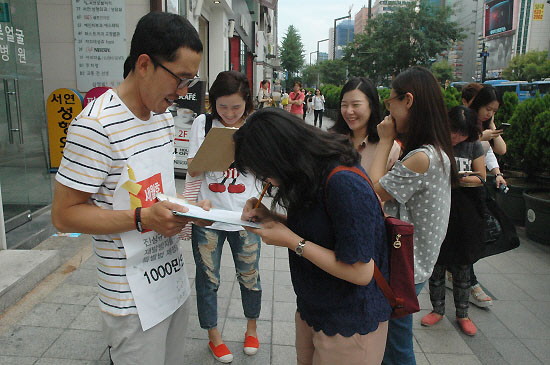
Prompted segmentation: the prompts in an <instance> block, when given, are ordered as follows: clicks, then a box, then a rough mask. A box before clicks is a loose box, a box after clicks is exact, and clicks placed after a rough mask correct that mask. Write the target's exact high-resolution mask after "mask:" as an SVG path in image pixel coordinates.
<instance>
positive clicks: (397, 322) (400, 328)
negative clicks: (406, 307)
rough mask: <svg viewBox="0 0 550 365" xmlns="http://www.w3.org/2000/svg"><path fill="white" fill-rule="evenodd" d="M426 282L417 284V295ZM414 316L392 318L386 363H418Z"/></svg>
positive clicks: (393, 364)
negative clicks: (414, 338)
mask: <svg viewBox="0 0 550 365" xmlns="http://www.w3.org/2000/svg"><path fill="white" fill-rule="evenodd" d="M425 284H426V282H423V283H420V284H416V285H415V287H416V295H417V296H418V294H420V292H421V291H422V288H423V287H424V285H425ZM412 321H413V316H412V314H410V315H408V316H404V317H401V318H395V319H390V323H389V327H388V339H387V340H386V351H385V352H384V360H383V361H382V364H384V365H416V359H415V358H414V349H413V328H412V327H413V322H412Z"/></svg>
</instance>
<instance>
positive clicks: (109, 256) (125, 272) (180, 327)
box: [52, 13, 209, 365]
mask: <svg viewBox="0 0 550 365" xmlns="http://www.w3.org/2000/svg"><path fill="white" fill-rule="evenodd" d="M201 56H202V43H201V41H200V39H199V35H198V33H197V31H196V30H195V29H194V28H193V26H192V25H191V24H190V23H189V22H188V21H187V20H186V19H185V18H183V17H181V16H179V15H175V14H169V13H149V14H147V15H145V16H144V17H143V18H141V19H140V21H139V22H138V24H137V27H136V30H135V32H134V36H133V38H132V44H131V49H130V55H129V57H128V59H127V60H126V62H125V63H124V81H123V82H122V83H121V84H120V85H119V86H118V88H117V89H115V90H109V91H107V92H106V93H105V94H103V95H102V96H101V97H99V98H98V99H96V100H95V101H94V102H93V103H90V104H88V106H87V107H86V108H85V109H84V110H83V111H82V113H80V115H78V116H77V117H76V118H75V119H74V120H73V122H72V123H71V125H70V127H69V130H68V133H67V143H66V146H65V149H64V151H63V160H62V162H61V165H60V167H59V171H58V173H57V176H56V186H55V196H54V201H53V205H52V221H53V224H54V225H55V226H56V227H57V228H58V229H59V230H60V231H63V232H82V233H89V234H91V235H92V236H93V248H94V254H95V256H96V259H97V263H98V266H97V272H96V275H97V280H98V286H99V293H98V294H99V295H98V298H99V306H100V310H101V311H102V319H103V327H104V332H105V338H106V339H107V341H108V344H109V349H110V355H111V359H112V362H114V364H116V365H119V364H147V365H150V364H183V363H184V361H183V355H184V346H183V343H184V339H185V334H186V329H187V327H188V325H187V323H188V317H189V308H190V303H189V302H190V301H189V300H188V298H189V294H190V286H189V281H188V278H187V274H186V268H185V263H184V262H183V256H182V254H181V252H180V250H179V247H178V241H179V239H177V238H175V237H174V236H175V235H176V234H177V233H178V232H180V231H181V229H182V228H183V226H184V225H185V224H186V223H188V221H189V218H186V217H181V216H177V215H175V214H173V212H174V211H179V212H186V211H187V208H185V207H183V206H180V205H177V204H174V203H170V202H158V201H157V199H156V195H157V194H158V193H164V194H166V195H172V196H174V195H176V190H175V180H174V166H173V163H174V157H173V152H174V146H173V142H174V120H173V118H172V115H171V114H170V112H168V111H167V108H168V107H169V106H170V105H172V103H173V102H174V100H175V99H177V98H179V97H180V96H184V95H185V94H186V93H187V90H188V88H189V87H191V86H193V85H194V84H195V83H196V82H197V80H198V79H197V77H196V74H197V71H198V68H199V64H200V61H201ZM200 205H201V206H203V208H206V209H208V207H209V202H202V203H201V204H200ZM196 223H199V224H201V223H205V222H196Z"/></svg>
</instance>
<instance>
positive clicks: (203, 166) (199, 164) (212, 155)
mask: <svg viewBox="0 0 550 365" xmlns="http://www.w3.org/2000/svg"><path fill="white" fill-rule="evenodd" d="M237 130H238V129H237V128H212V129H210V131H209V132H208V134H207V135H206V138H205V139H204V141H203V142H202V144H201V146H200V147H199V150H198V151H197V154H196V155H195V157H194V158H193V161H191V164H190V165H189V167H188V168H187V169H188V170H189V172H191V173H194V172H205V171H226V170H227V169H228V168H229V166H230V165H231V164H232V163H233V161H234V160H235V146H234V145H233V133H235V132H236V131H237Z"/></svg>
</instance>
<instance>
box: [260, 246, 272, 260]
mask: <svg viewBox="0 0 550 365" xmlns="http://www.w3.org/2000/svg"><path fill="white" fill-rule="evenodd" d="M260 250H261V256H262V257H275V246H270V245H266V244H265V243H262V247H261V249H260Z"/></svg>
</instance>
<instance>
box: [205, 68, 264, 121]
mask: <svg viewBox="0 0 550 365" xmlns="http://www.w3.org/2000/svg"><path fill="white" fill-rule="evenodd" d="M235 93H238V94H239V95H240V96H241V97H242V98H243V100H244V101H245V102H246V105H245V108H244V115H245V116H247V115H248V114H250V113H251V112H252V110H253V109H254V104H253V101H252V95H251V94H250V84H249V83H248V79H247V78H246V76H245V75H244V74H243V73H241V72H238V71H223V72H220V73H219V74H218V76H217V77H216V80H215V81H214V82H213V83H212V86H211V87H210V90H209V92H208V98H209V99H210V110H211V112H212V116H213V117H214V118H216V119H218V120H221V117H220V115H219V114H218V111H217V110H216V100H217V99H218V98H219V97H222V96H228V95H233V94H235Z"/></svg>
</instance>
